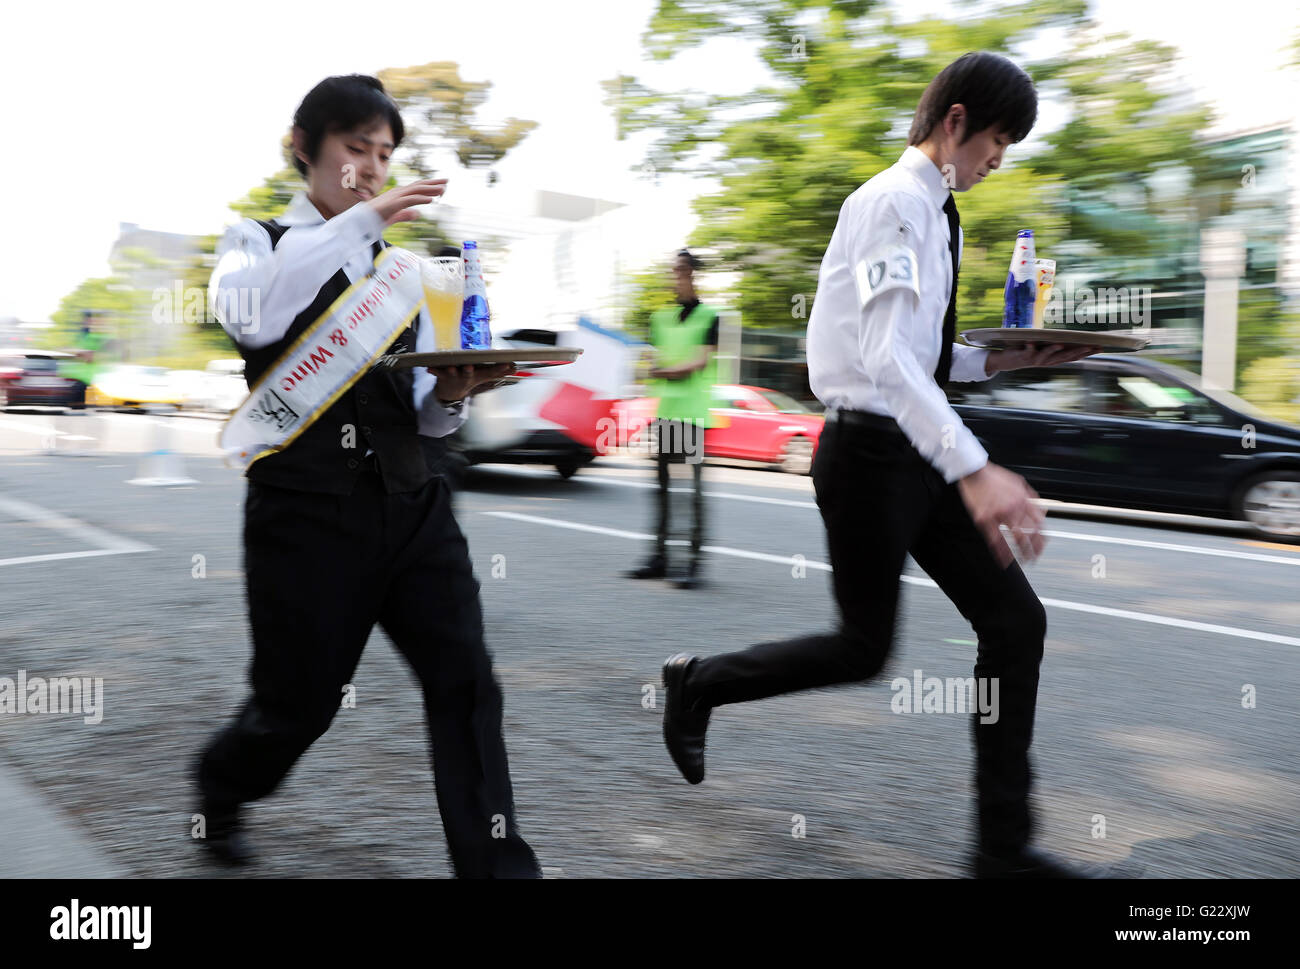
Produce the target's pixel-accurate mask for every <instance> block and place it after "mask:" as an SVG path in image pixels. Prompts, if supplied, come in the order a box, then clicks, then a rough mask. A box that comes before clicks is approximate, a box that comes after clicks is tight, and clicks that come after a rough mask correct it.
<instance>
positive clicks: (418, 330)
mask: <svg viewBox="0 0 1300 969" xmlns="http://www.w3.org/2000/svg"><path fill="white" fill-rule="evenodd" d="M403 133H404V132H403V124H402V119H401V116H400V114H399V113H398V110H397V107H396V105H395V104H394V103H393V101H392V100H391V99H390V98H389V97H388V95H387V94H386V93H385V92H384V89H383V86H382V84H380V82H379V81H378V80H377V79H375V78H373V77H366V76H362V75H350V76H347V77H332V78H327V79H326V80H324V81H322V82H321V83H320V84H318V85H317V86H316V87H315V88H313V89H312V91H311V92H310V93H309V94H308V95H307V97H306V98H304V100H303V102H302V104H301V105H300V106H299V108H298V111H297V112H296V114H295V115H294V128H293V142H294V164H295V165H296V167H297V168H298V170H299V172H300V173H301V174H302V175H303V176H304V178H305V179H306V181H307V191H306V192H305V193H299V194H298V195H297V196H296V197H295V198H294V199H293V201H292V203H291V204H290V205H289V208H288V210H287V211H286V212H285V213H284V215H282V216H281V217H280V218H278V219H275V220H273V221H269V222H256V221H254V220H251V219H245V220H244V221H243V222H241V223H240V224H239V225H236V226H234V227H233V228H231V229H230V230H229V231H228V232H227V234H226V236H225V238H224V239H223V240H222V242H221V244H220V246H219V248H218V251H217V255H218V262H217V266H216V269H215V271H214V272H213V274H212V280H211V283H210V287H209V289H210V292H211V294H212V300H213V303H214V306H215V309H216V314H217V317H218V319H219V320H220V321H221V324H222V326H223V327H225V329H226V330H227V332H228V333H229V334H230V336H231V337H232V339H234V340H235V342H236V345H237V346H238V348H239V351H240V353H241V354H242V355H243V357H244V360H245V375H246V377H247V379H248V383H249V386H250V388H252V392H251V393H250V399H249V401H248V402H247V403H246V404H245V405H244V407H243V408H241V410H240V411H239V412H237V413H236V415H235V417H234V418H232V422H231V426H228V427H227V429H226V431H225V432H224V433H223V441H224V439H225V436H226V434H229V433H230V432H231V428H232V427H233V426H239V427H245V426H246V427H250V428H252V430H253V433H255V434H262V433H266V434H268V435H273V433H274V432H275V431H276V429H277V425H278V424H279V423H280V422H281V421H283V422H285V424H287V425H289V426H292V427H293V433H292V435H291V436H288V437H287V441H285V440H282V441H281V442H280V444H279V445H278V446H274V447H269V448H267V449H266V450H265V451H262V452H261V453H259V454H257V455H256V456H255V457H254V458H253V459H252V461H251V463H250V464H249V466H248V468H247V472H246V473H247V476H248V479H249V480H248V495H247V499H246V501H245V506H244V515H245V519H244V564H245V574H246V582H247V590H248V603H249V619H250V625H251V627H252V634H253V662H252V667H251V671H250V680H251V684H252V688H253V691H252V696H251V697H250V698H249V700H248V701H247V703H246V705H245V706H244V708H243V710H242V712H241V713H240V714H239V716H238V717H237V718H236V719H235V721H234V722H233V723H232V724H231V725H230V726H228V727H227V728H226V729H224V730H222V731H221V732H220V733H218V734H217V735H216V736H215V737H214V738H213V740H212V741H211V743H210V744H209V745H208V747H207V749H206V750H205V751H204V752H203V754H202V756H201V758H200V761H199V765H198V769H197V775H198V776H197V781H198V787H199V792H200V797H201V804H200V808H199V813H200V814H202V815H203V817H204V821H205V826H206V830H205V832H204V836H203V841H202V843H203V844H204V845H205V846H207V847H208V848H210V849H211V850H212V851H213V852H214V854H216V856H217V857H218V858H219V859H221V860H222V861H225V862H228V863H236V864H239V863H244V862H247V861H249V860H251V858H252V852H251V849H250V847H249V845H248V843H247V840H246V838H245V836H244V833H243V824H242V817H241V811H240V809H241V806H242V805H244V804H246V803H248V802H250V801H254V800H257V799H258V798H261V797H264V796H265V795H267V794H269V793H270V792H271V791H273V790H274V789H275V788H276V787H277V785H278V784H279V783H280V781H281V780H282V779H283V778H284V776H285V775H286V774H287V773H288V772H289V770H290V769H291V768H292V767H293V765H294V763H295V762H296V761H297V759H298V758H299V756H301V755H302V753H303V752H304V751H305V750H306V749H307V748H308V747H309V746H310V745H311V744H312V743H313V742H314V741H315V740H316V738H318V737H319V736H320V735H321V734H322V733H324V732H325V730H326V728H328V726H329V725H330V722H331V721H332V720H333V718H334V715H335V712H336V711H337V710H338V709H339V708H340V704H341V701H342V700H343V699H344V697H345V693H346V691H347V689H348V688H349V686H350V684H351V683H352V677H353V673H354V671H355V670H356V667H357V663H358V661H359V660H360V658H361V651H362V648H363V647H364V646H365V644H366V640H367V639H368V637H369V636H370V633H371V630H372V629H373V628H374V626H375V624H376V623H378V624H379V625H380V626H382V627H383V629H384V631H385V632H386V633H387V634H388V636H389V638H390V639H392V641H393V643H394V644H395V645H396V646H397V648H398V650H400V651H401V653H402V655H403V656H404V657H405V659H406V660H407V662H408V663H409V664H410V666H411V668H412V670H413V672H414V673H415V675H416V677H417V678H418V679H419V681H420V684H421V687H422V689H423V693H424V705H425V711H426V716H427V724H428V730H429V740H430V749H431V755H432V761H433V771H434V780H435V785H436V790H437V799H438V806H439V810H440V812H441V814H442V820H443V828H444V831H445V834H446V837H447V842H448V845H449V848H450V854H451V860H452V865H453V867H454V869H455V872H456V874H457V875H458V876H459V877H526V878H532V877H540V876H541V872H540V869H539V867H538V865H537V860H536V858H535V857H534V855H533V852H532V849H531V848H530V847H529V846H528V844H527V843H526V842H525V841H524V840H523V839H522V838H521V837H520V835H519V833H518V831H517V830H516V827H515V818H514V804H513V794H512V789H511V783H510V773H509V767H508V764H507V760H506V750H505V743H504V741H503V739H502V734H501V722H502V699H501V693H500V690H499V688H498V685H497V682H496V680H495V677H494V675H493V672H492V664H491V659H490V656H489V654H488V651H487V649H486V646H485V644H484V641H483V622H482V613H481V609H480V604H479V585H478V582H477V580H476V579H475V578H474V573H473V566H472V564H471V562H470V558H469V551H468V547H467V544H466V542H465V538H464V536H463V535H462V534H461V532H460V529H459V527H458V526H457V524H456V520H455V518H454V517H453V515H452V508H451V500H450V492H449V490H448V487H447V484H446V482H445V480H444V479H443V478H442V477H441V476H438V475H435V474H434V473H433V472H432V470H431V469H430V467H429V465H428V463H427V462H426V460H425V455H424V453H423V451H422V449H421V446H420V443H419V435H426V436H430V437H441V436H443V435H446V434H449V433H451V432H452V431H454V430H455V429H456V428H457V427H458V426H460V424H461V423H462V422H463V421H464V419H465V408H466V403H465V397H466V396H467V395H468V394H469V393H470V392H471V391H472V390H473V388H474V387H475V386H477V385H478V384H481V383H486V382H489V381H494V380H496V379H497V378H499V377H500V376H501V375H502V374H503V373H504V372H505V371H506V370H507V369H508V367H506V366H503V367H496V368H487V369H480V370H479V372H478V373H474V371H473V368H468V367H467V368H461V369H456V368H441V369H439V370H438V371H436V372H432V373H431V372H428V371H425V370H422V369H421V370H413V369H412V370H370V369H369V360H368V359H364V360H362V361H361V362H360V363H357V364H355V365H353V364H346V365H345V364H343V363H342V361H344V359H345V357H346V353H352V352H356V345H357V344H359V343H360V342H361V340H360V337H361V336H362V335H364V334H368V333H378V334H381V335H382V339H381V340H380V342H379V343H378V347H379V349H380V350H383V351H386V352H388V353H397V352H402V351H404V350H408V351H409V350H411V349H414V350H417V351H421V350H428V349H432V348H433V344H432V335H431V334H432V327H431V323H430V321H429V319H428V313H427V310H426V309H425V308H424V307H423V305H422V303H421V302H420V297H419V295H418V294H419V292H420V290H419V286H418V267H415V262H414V260H411V259H409V258H404V257H403V256H402V254H401V252H400V250H389V251H387V252H385V243H384V242H383V240H382V233H383V230H384V228H385V227H386V226H388V225H391V224H393V223H394V222H401V221H409V220H411V219H414V218H416V217H417V213H416V211H415V209H414V208H413V206H417V205H422V204H425V203H429V202H432V201H433V200H434V199H435V198H437V197H438V196H441V195H442V194H443V191H444V186H445V180H441V179H439V180H432V179H426V180H421V181H417V182H413V183H411V184H410V185H407V186H404V187H399V188H394V189H392V190H390V191H388V192H382V194H381V189H382V187H383V185H384V183H385V181H386V179H387V177H388V166H389V160H390V158H391V154H392V152H393V150H394V148H395V147H396V146H397V145H398V144H400V142H401V140H402V136H403ZM403 277H404V279H403ZM399 279H401V282H402V284H404V285H405V286H406V288H405V289H403V288H402V285H399V282H398V281H399ZM413 279H414V280H417V282H415V283H414V284H413V285H412V280H413ZM403 294H405V296H403ZM363 297H365V298H366V299H365V303H364V310H365V311H364V312H353V313H350V314H349V313H347V312H346V307H347V306H348V305H351V304H349V302H348V301H349V300H352V299H354V298H355V299H362V298H363ZM403 298H405V300H406V301H405V302H402V299H403ZM336 322H338V323H339V325H338V326H337V327H336V326H335V325H334V324H335V323H336ZM358 327H359V328H360V329H358ZM371 328H374V329H371ZM349 333H350V334H351V335H350V336H349ZM390 340H391V342H389V341H390ZM349 343H352V344H353V348H352V350H347V351H346V353H345V349H346V348H347V346H348V344H349ZM313 347H314V348H315V351H314V352H309V351H312V348H313ZM340 366H344V371H343V372H342V374H341V377H342V378H344V382H343V383H341V384H336V385H330V386H329V387H327V388H326V389H320V388H319V387H317V386H316V385H317V383H319V381H320V380H323V379H324V378H322V377H321V374H324V373H326V372H327V371H329V368H337V367H340ZM335 375H336V376H339V374H338V373H337V371H335ZM321 386H324V385H323V384H321ZM313 388H315V389H313ZM313 392H315V393H317V395H318V396H317V398H316V399H314V400H312V399H310V395H311V393H313ZM250 408H251V409H250ZM254 439H255V440H264V438H260V437H258V438H254ZM273 443H274V442H273ZM359 692H360V695H361V697H362V701H361V702H364V695H365V694H364V688H363V689H362V690H361V691H359ZM346 789H347V785H343V786H342V787H341V788H340V790H346Z"/></svg>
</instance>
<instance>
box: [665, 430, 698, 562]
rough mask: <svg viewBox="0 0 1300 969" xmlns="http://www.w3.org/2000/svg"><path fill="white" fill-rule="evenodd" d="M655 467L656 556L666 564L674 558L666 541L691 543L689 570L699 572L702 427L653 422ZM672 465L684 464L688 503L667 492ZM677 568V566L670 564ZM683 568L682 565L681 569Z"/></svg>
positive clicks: (680, 497) (670, 479) (671, 476)
mask: <svg viewBox="0 0 1300 969" xmlns="http://www.w3.org/2000/svg"><path fill="white" fill-rule="evenodd" d="M653 434H654V437H653V442H654V448H655V464H656V469H657V471H658V480H659V490H658V500H657V502H656V506H655V507H656V512H657V515H656V525H655V555H656V556H657V557H658V558H660V559H662V560H663V561H664V562H665V563H669V562H673V560H674V559H675V558H676V556H673V555H670V554H669V551H668V540H669V539H670V538H673V539H679V538H680V539H684V540H688V541H689V542H690V567H691V568H694V569H695V570H697V571H698V569H699V565H700V548H701V546H703V544H704V428H703V427H701V426H699V425H698V424H694V423H692V422H690V421H669V420H660V419H656V420H655V422H654V425H653ZM671 465H685V466H686V467H687V468H688V469H689V471H687V473H686V474H685V475H682V477H683V478H687V477H689V480H690V481H691V483H692V488H691V491H690V496H689V501H686V500H681V499H682V498H683V497H685V496H677V498H678V500H673V499H674V495H673V493H672V492H671V491H670V490H669V487H670V484H671V481H672V478H673V477H674V475H672V474H670V473H669V472H670V466H671ZM688 504H689V506H690V515H689V520H690V531H689V533H688V532H687V530H686V521H687V505H688ZM673 564H674V565H676V563H675V562H674V563H673ZM684 567H685V566H683V568H684Z"/></svg>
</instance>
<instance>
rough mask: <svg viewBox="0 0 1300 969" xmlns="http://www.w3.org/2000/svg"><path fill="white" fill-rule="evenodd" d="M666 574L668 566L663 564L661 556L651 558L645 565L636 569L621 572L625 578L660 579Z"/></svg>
mask: <svg viewBox="0 0 1300 969" xmlns="http://www.w3.org/2000/svg"><path fill="white" fill-rule="evenodd" d="M667 574H668V566H667V565H665V564H664V560H663V559H661V558H657V557H656V558H652V559H651V560H650V561H649V562H647V563H646V564H645V565H643V566H641V567H640V568H636V569H629V570H628V571H626V572H624V573H623V578H625V579H662V578H663V577H664V576H666V575H667Z"/></svg>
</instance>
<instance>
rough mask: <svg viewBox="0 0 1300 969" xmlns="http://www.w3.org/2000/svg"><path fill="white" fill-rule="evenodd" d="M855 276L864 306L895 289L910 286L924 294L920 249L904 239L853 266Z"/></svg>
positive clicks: (860, 301)
mask: <svg viewBox="0 0 1300 969" xmlns="http://www.w3.org/2000/svg"><path fill="white" fill-rule="evenodd" d="M853 277H854V280H855V281H856V282H857V285H858V306H859V307H860V308H862V309H865V308H866V306H867V304H868V303H870V302H871V301H872V300H873V299H875V298H876V297H877V296H879V295H880V294H881V293H887V292H889V290H891V289H910V290H911V291H912V292H913V293H915V294H916V297H917V298H918V299H920V297H921V284H920V280H919V279H918V278H917V259H916V252H915V251H914V250H913V249H911V248H910V247H908V246H905V245H903V244H902V243H894V244H893V245H889V246H885V247H883V248H881V249H878V250H876V252H875V253H873V254H872V255H870V256H868V257H867V258H866V259H864V260H862V261H861V262H860V263H858V264H857V265H856V266H855V267H853Z"/></svg>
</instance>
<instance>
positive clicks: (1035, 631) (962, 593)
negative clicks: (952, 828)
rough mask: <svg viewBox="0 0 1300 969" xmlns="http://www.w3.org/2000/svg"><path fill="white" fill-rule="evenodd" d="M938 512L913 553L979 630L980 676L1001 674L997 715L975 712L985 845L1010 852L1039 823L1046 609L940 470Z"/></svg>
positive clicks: (934, 480)
mask: <svg viewBox="0 0 1300 969" xmlns="http://www.w3.org/2000/svg"><path fill="white" fill-rule="evenodd" d="M930 488H931V489H932V491H934V492H935V493H936V495H937V500H936V505H935V512H934V514H933V515H932V516H931V517H930V519H929V521H928V522H927V523H926V527H925V529H924V530H923V531H922V533H921V535H920V537H919V538H918V539H917V541H916V543H915V544H914V545H913V546H912V556H913V557H914V558H915V559H916V562H917V564H918V565H920V566H921V568H922V569H924V570H925V571H926V572H927V573H928V574H929V575H930V577H931V578H932V579H934V581H935V582H936V583H938V585H939V588H940V589H942V590H943V592H944V594H945V595H947V596H948V598H949V599H951V600H952V602H953V604H954V605H955V606H956V607H957V609H958V611H959V612H960V613H961V614H962V616H964V617H965V618H966V620H967V621H968V622H969V623H970V624H971V626H972V628H973V629H974V630H975V635H976V638H977V639H978V642H979V647H978V652H977V654H976V660H975V676H976V682H977V684H978V683H979V681H980V680H981V679H996V680H997V693H996V694H993V693H992V692H991V687H990V693H989V695H990V696H996V698H997V705H996V710H995V712H996V719H993V717H992V716H990V717H988V718H987V719H989V720H990V722H988V723H982V722H981V720H982V719H985V718H983V717H981V715H980V714H978V713H976V714H974V715H973V716H972V717H971V729H972V732H973V735H974V741H975V767H976V769H975V782H976V790H977V794H978V838H979V844H980V848H981V849H983V850H987V851H993V852H1002V853H1005V852H1011V851H1016V850H1018V849H1019V848H1021V847H1023V846H1024V845H1026V844H1027V843H1028V842H1029V840H1030V837H1031V835H1032V831H1033V821H1032V817H1031V815H1030V810H1029V790H1030V786H1031V784H1032V781H1033V774H1032V772H1031V770H1030V764H1029V745H1030V741H1031V739H1032V736H1033V727H1034V709H1035V705H1036V702H1037V696H1038V668H1039V664H1040V662H1041V660H1042V658H1043V639H1044V637H1045V635H1046V632H1047V615H1046V612H1045V611H1044V609H1043V604H1042V603H1041V602H1040V601H1039V600H1038V596H1037V595H1035V594H1034V590H1033V588H1031V587H1030V585H1029V580H1028V579H1026V578H1025V574H1024V572H1023V571H1022V570H1021V568H1020V566H1019V565H1018V564H1017V563H1015V562H1012V563H1011V565H1009V566H1007V567H1006V568H1005V569H1004V568H1001V567H1000V566H999V565H998V562H997V560H996V559H995V558H994V557H993V553H992V551H991V550H990V549H989V547H988V543H987V542H986V541H985V539H984V536H983V534H982V533H981V532H980V530H979V529H978V528H977V527H976V525H975V523H974V522H973V521H972V520H971V517H970V513H969V512H968V511H967V509H966V505H965V503H964V502H963V501H962V499H961V495H960V493H959V492H958V491H957V488H956V486H955V485H948V484H945V483H944V482H943V480H942V478H940V477H939V475H938V474H937V473H936V474H933V475H932V476H931V480H930Z"/></svg>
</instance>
